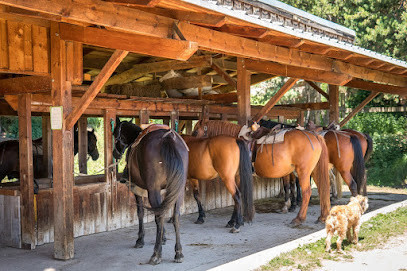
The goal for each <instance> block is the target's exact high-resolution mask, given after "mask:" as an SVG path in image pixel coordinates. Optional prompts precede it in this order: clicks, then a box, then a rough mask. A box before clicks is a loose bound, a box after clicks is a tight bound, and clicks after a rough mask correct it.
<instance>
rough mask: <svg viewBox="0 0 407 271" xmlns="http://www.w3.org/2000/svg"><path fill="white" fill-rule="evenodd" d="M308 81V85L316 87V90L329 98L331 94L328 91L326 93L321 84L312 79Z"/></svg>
mask: <svg viewBox="0 0 407 271" xmlns="http://www.w3.org/2000/svg"><path fill="white" fill-rule="evenodd" d="M305 82H307V83H308V85H310V86H311V87H312V88H313V89H315V90H316V91H318V92H319V93H320V94H321V95H322V96H324V97H325V98H326V99H327V100H329V95H328V93H326V92H325V91H323V90H322V89H321V88H320V87H319V86H317V84H315V83H314V82H312V81H307V80H306V81H305Z"/></svg>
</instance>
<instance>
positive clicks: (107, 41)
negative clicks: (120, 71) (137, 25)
mask: <svg viewBox="0 0 407 271" xmlns="http://www.w3.org/2000/svg"><path fill="white" fill-rule="evenodd" d="M60 29H61V38H62V39H64V40H72V41H78V42H82V43H85V44H89V45H94V46H100V47H105V48H112V49H117V50H125V51H129V52H133V53H139V54H145V55H153V56H158V57H165V58H170V59H177V60H187V59H189V58H190V57H191V56H192V55H193V54H194V53H195V52H196V51H197V50H198V45H197V44H196V43H195V42H189V41H181V40H173V39H163V38H158V37H150V36H143V35H138V34H131V33H120V32H116V31H109V30H105V29H98V28H94V27H81V26H75V25H69V24H64V23H61V26H60Z"/></svg>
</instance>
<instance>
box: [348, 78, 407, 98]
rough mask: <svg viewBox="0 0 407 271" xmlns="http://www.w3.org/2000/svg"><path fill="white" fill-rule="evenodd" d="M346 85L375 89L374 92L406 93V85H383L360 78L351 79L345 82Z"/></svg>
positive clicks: (369, 89)
mask: <svg viewBox="0 0 407 271" xmlns="http://www.w3.org/2000/svg"><path fill="white" fill-rule="evenodd" d="M345 86H347V87H351V88H358V89H363V90H368V91H376V92H383V93H390V94H395V95H407V87H397V86H391V85H383V84H378V83H373V82H367V81H363V80H360V79H353V80H351V81H350V82H348V83H347V84H345Z"/></svg>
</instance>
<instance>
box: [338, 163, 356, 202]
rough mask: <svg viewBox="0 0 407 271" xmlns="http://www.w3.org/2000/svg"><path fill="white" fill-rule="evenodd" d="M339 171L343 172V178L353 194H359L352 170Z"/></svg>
mask: <svg viewBox="0 0 407 271" xmlns="http://www.w3.org/2000/svg"><path fill="white" fill-rule="evenodd" d="M339 173H341V175H342V178H343V180H344V181H345V183H346V184H347V185H348V187H349V190H350V192H351V194H352V196H354V197H356V196H357V195H358V187H357V184H356V182H355V180H354V179H353V177H352V174H351V173H350V171H345V170H341V171H339Z"/></svg>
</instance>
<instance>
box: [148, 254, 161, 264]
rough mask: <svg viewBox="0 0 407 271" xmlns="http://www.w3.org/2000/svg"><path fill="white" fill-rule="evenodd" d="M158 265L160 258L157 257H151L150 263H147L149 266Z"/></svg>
mask: <svg viewBox="0 0 407 271" xmlns="http://www.w3.org/2000/svg"><path fill="white" fill-rule="evenodd" d="M159 263H161V258H159V257H157V256H153V257H151V259H150V261H149V262H148V264H151V265H157V264H159Z"/></svg>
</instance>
